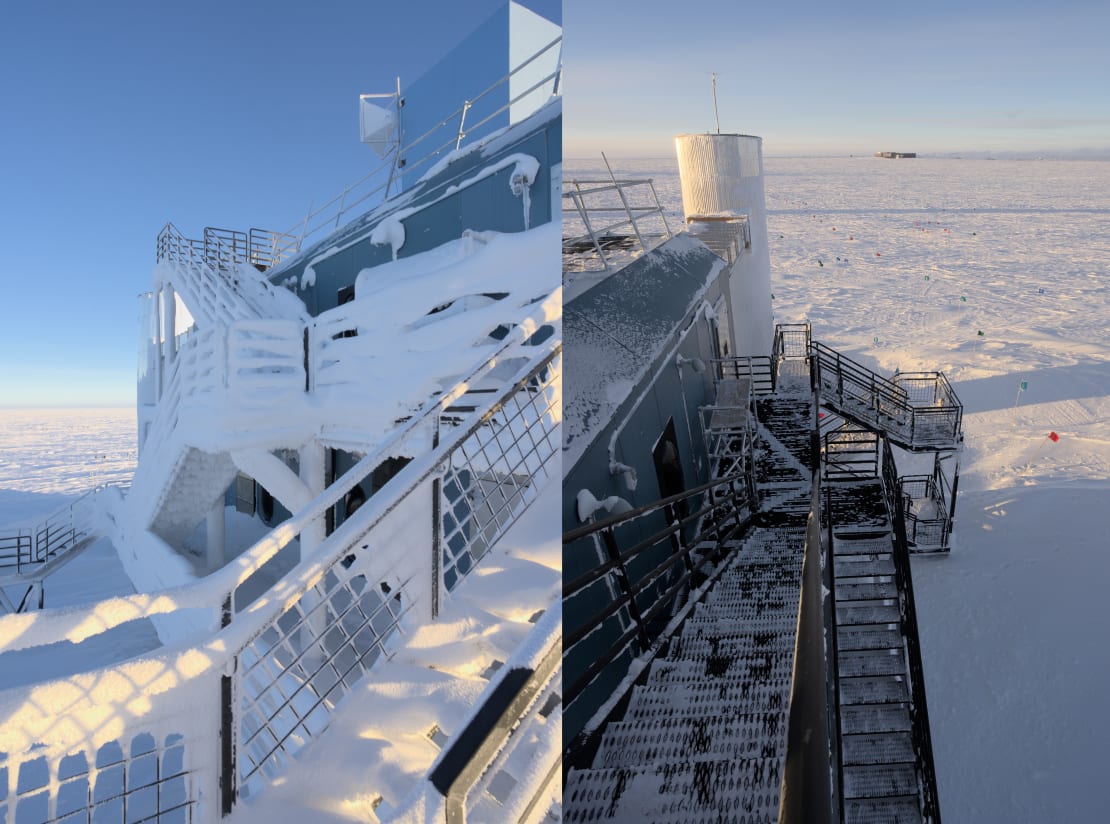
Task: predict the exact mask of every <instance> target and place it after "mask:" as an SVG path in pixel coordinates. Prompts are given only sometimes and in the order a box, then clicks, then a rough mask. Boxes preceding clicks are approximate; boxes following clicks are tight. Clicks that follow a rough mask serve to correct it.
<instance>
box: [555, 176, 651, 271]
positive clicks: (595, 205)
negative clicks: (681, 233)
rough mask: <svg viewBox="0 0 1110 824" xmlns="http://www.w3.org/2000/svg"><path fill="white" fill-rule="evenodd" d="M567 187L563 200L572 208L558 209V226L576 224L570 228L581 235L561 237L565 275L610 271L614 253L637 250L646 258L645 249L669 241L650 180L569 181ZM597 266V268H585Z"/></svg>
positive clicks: (612, 268) (612, 265)
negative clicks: (648, 193)
mask: <svg viewBox="0 0 1110 824" xmlns="http://www.w3.org/2000/svg"><path fill="white" fill-rule="evenodd" d="M569 184H570V185H569V186H568V187H567V190H566V191H564V192H563V200H564V202H565V201H570V203H571V204H572V205H571V206H569V207H568V206H564V207H563V221H564V225H565V226H568V227H569V226H571V225H572V221H573V220H577V222H578V223H577V225H576V226H575V228H577V229H581V233H580V234H576V235H568V236H565V237H564V238H563V269H564V271H573V272H589V271H604V272H611V271H614V269H615V268H616V263H615V260H616V257H615V256H616V255H618V253H620V252H622V251H626V250H630V249H632V248H633V247H634V246H637V245H638V246H639V248H640V253H646V252H647V251H648V248H649V246H654V245H655V244H656V243H658V242H659V241H662V240H665V239H666V238H669V237H670V236H671V229H670V226H668V225H667V217H666V214H665V213H664V211H663V206H662V205H661V204H660V202H659V195H658V194H656V192H655V183H654V181H652V180H650V179H645V180H617V179H616V178H613V179H612V180H571V181H569ZM645 186H646V187H648V189H650V190H651V199H650V200H648V199H647V197H646V194H640V190H641V189H642V187H645ZM568 216H569V217H570V218H572V221H568V220H567V217H568ZM645 224H646V225H645ZM597 264H600V268H593V269H591V268H590V266H591V265H595V266H596V265H597Z"/></svg>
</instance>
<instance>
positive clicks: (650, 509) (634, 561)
mask: <svg viewBox="0 0 1110 824" xmlns="http://www.w3.org/2000/svg"><path fill="white" fill-rule="evenodd" d="M703 496H704V497H703ZM683 507H685V508H686V509H687V510H689V509H693V510H694V511H692V512H688V513H687V514H685V515H683V514H682V513H683V510H682V508H683ZM752 515H753V511H752V501H751V500H750V499H749V497H748V483H747V480H746V479H745V478H744V477H743V476H740V475H734V476H730V477H727V478H721V479H718V480H715V481H711V482H709V483H704V484H700V485H698V486H696V487H693V488H691V489H688V490H686V491H685V492H682V493H680V494H678V495H671V496H669V497H667V498H663V499H661V500H659V501H655V502H653V503H650V504H647V505H645V506H641V507H637V508H636V509H633V510H631V511H630V512H627V513H624V514H621V515H615V516H612V517H609V518H605V519H603V520H601V521H597V522H594V523H589V524H585V525H584V526H581V527H578V528H577V529H573V530H570V531H569V532H566V533H564V534H563V552H564V554H567V553H573V552H582V553H593V552H595V551H596V548H597V546H598V545H599V544H600V547H601V549H602V553H603V556H604V558H605V560H603V561H601V562H600V563H598V564H597V566H595V567H593V568H591V569H590V570H589V571H587V572H585V573H583V574H581V575H579V576H577V577H576V578H574V579H572V580H570V581H564V583H563V601H564V604H567V603H569V602H570V601H571V600H572V599H575V598H579V597H585V598H586V599H587V600H594V601H595V602H596V603H600V604H602V606H601V607H600V608H592V609H590V610H589V611H588V612H584V611H583V610H580V609H572V610H571V612H572V614H574V615H576V616H582V617H581V618H580V620H578V621H576V622H575V624H574V626H573V627H570V626H568V627H567V628H566V629H568V630H569V631H568V632H565V634H564V638H563V649H564V659H565V660H567V661H568V662H569V661H572V660H573V656H574V655H575V647H576V646H577V645H578V644H580V643H581V642H583V641H584V640H586V639H589V644H590V650H589V652H590V654H589V656H588V661H589V663H588V664H587V663H586V662H584V661H583V662H579V663H582V664H585V666H581V667H580V668H579V669H577V670H575V671H572V672H571V673H569V675H567V677H569V678H570V679H572V680H571V681H570V683H569V684H568V685H564V689H563V706H564V707H570V706H572V705H573V704H574V702H575V701H577V700H578V699H579V698H581V697H582V696H583V694H584V693H585V691H586V690H587V688H588V687H589V685H590V684H591V683H592V682H594V680H595V679H597V678H598V677H599V676H600V675H601V674H602V672H603V671H604V670H605V669H606V668H607V667H609V666H611V665H613V664H614V663H616V662H618V660H619V659H620V658H621V657H622V656H624V655H626V653H627V652H629V651H630V652H631V653H632V655H633V656H634V655H636V654H640V653H643V652H645V651H647V650H648V649H649V648H650V647H651V646H652V643H653V642H654V640H655V638H656V637H657V636H658V634H659V632H660V630H661V629H662V625H663V624H665V623H666V620H665V619H666V618H668V617H669V615H668V614H667V610H669V609H672V608H673V606H674V604H675V600H676V599H677V598H678V597H679V596H680V595H681V593H682V592H683V591H684V590H686V589H689V588H691V587H692V586H696V585H697V584H699V583H701V581H702V580H704V576H705V575H706V574H707V570H706V567H707V565H712V563H714V562H715V561H717V560H719V559H718V558H716V557H714V556H715V555H716V554H718V553H719V552H720V551H721V550H722V548H723V546H724V544H725V542H726V541H727V540H729V539H730V538H731V537H732V536H734V535H736V534H737V533H739V532H740V531H741V530H742V529H743V528H744V527H745V526H746V525H747V524H748V523H749V522H750V519H751V516H752ZM652 516H657V517H656V521H658V518H659V517H661V518H662V519H663V522H664V526H663V527H661V528H655V529H652V531H651V532H650V534H648V535H647V536H645V537H640V536H641V535H643V532H644V531H645V530H644V526H648V527H649V528H650V524H649V523H646V522H645V520H644V519H649V518H651V517H652ZM622 532H623V533H625V534H623V535H622V534H620V533H622ZM695 536H696V540H697V542H698V543H702V542H709V541H711V542H713V544H714V546H715V550H714V551H713V552H709V553H705V554H702V555H700V556H697V557H695V555H694V553H693V546H692V544H691V538H692V537H695ZM629 543H631V545H630V546H629V545H628V544H629ZM599 557H600V556H599ZM605 628H607V629H605ZM599 631H601V633H602V634H603V635H604V634H605V633H608V635H607V636H606V637H605V639H604V641H603V642H602V645H601V646H599V645H598V644H597V639H598V638H599V637H600V636H598V635H597V633H598V632H599ZM612 636H615V637H612ZM610 638H612V640H610ZM578 652H579V653H580V652H581V650H578ZM579 657H582V656H579ZM623 675H624V673H623V672H621V673H619V674H618V675H617V676H616V678H617V679H618V680H619V678H620V677H621V676H623ZM610 686H611V685H610ZM609 692H611V689H609V690H607V691H606V692H605V695H606V697H608V695H609Z"/></svg>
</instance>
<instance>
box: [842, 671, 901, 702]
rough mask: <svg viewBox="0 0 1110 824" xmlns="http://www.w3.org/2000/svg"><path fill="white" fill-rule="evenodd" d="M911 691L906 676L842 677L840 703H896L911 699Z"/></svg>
mask: <svg viewBox="0 0 1110 824" xmlns="http://www.w3.org/2000/svg"><path fill="white" fill-rule="evenodd" d="M909 700H910V693H909V690H908V689H907V687H906V681H905V676H901V675H894V676H883V677H878V678H876V677H866V676H865V677H861V678H842V679H841V681H840V705H841V706H848V705H849V704H895V703H898V702H901V701H909Z"/></svg>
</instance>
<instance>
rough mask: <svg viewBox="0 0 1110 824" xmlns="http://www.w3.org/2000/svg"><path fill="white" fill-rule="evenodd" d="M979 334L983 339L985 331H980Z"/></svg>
mask: <svg viewBox="0 0 1110 824" xmlns="http://www.w3.org/2000/svg"><path fill="white" fill-rule="evenodd" d="M978 334H979V337H983V330H982V329H980V330H979V333H978Z"/></svg>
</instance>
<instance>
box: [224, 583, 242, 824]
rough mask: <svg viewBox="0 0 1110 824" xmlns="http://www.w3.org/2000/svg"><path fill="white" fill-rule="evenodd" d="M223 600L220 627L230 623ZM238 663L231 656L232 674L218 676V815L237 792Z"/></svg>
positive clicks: (230, 805)
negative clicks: (236, 700)
mask: <svg viewBox="0 0 1110 824" xmlns="http://www.w3.org/2000/svg"><path fill="white" fill-rule="evenodd" d="M232 597H233V596H232V595H228V596H227V598H226V599H225V600H224V603H223V607H222V609H221V614H220V627H221V628H222V627H226V626H227V625H228V624H230V623H231V599H232ZM238 665H239V656H238V655H234V656H232V675H221V676H220V815H221V816H227V815H230V814H231V810H232V808H233V807H234V806H235V796H236V794H237V790H236V786H235V784H236V782H235V706H234V701H235V690H234V684H233V683H232V679H233V677H234V672H235V668H236V667H238Z"/></svg>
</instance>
